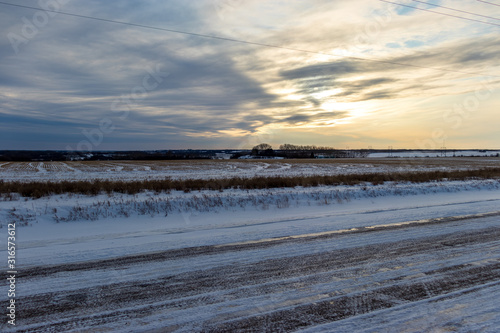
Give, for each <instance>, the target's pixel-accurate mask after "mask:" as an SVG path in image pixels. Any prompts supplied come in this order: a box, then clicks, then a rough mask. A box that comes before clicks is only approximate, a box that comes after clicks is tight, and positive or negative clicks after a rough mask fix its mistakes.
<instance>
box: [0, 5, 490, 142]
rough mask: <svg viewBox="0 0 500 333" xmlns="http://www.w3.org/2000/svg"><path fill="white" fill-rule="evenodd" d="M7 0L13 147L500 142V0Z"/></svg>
mask: <svg viewBox="0 0 500 333" xmlns="http://www.w3.org/2000/svg"><path fill="white" fill-rule="evenodd" d="M495 1H496V0H491V1H490V2H491V3H495ZM5 2H6V3H11V4H16V5H25V6H31V7H36V8H38V9H29V8H21V7H15V6H9V5H6V4H4V3H0V36H1V38H0V149H26V150H39V149H56V150H72V151H99V150H156V149H226V148H231V149H248V148H252V147H253V146H254V145H256V144H258V143H262V142H265V143H269V144H271V145H273V147H274V148H278V147H279V145H280V144H283V143H291V144H298V145H320V146H329V147H334V148H338V149H344V148H347V147H349V148H351V149H353V148H354V149H363V148H374V149H377V148H378V149H387V148H388V147H392V148H393V149H397V148H406V149H441V148H442V147H447V148H449V149H458V148H484V149H498V148H500V129H499V126H498V124H499V123H500V108H499V107H500V93H499V89H500V85H499V83H500V70H499V69H500V63H499V61H498V60H499V59H498V58H499V55H500V3H499V2H498V1H497V2H496V3H498V4H499V5H496V6H495V5H494V4H491V3H490V4H488V3H484V2H480V1H476V0H462V1H446V0H443V1H437V0H434V1H430V0H428V1H423V2H427V3H428V4H425V3H422V2H419V1H413V0H394V1H392V2H394V3H397V4H400V5H397V4H393V3H387V2H383V1H377V0H335V1H333V0H309V1H303V0H301V1H299V0H287V1H272V0H266V1H260V0H197V1H184V0H169V1H163V0H150V1H132V0H115V1H96V0H87V1H78V0H39V1H35V0H17V1H12V0H10V1H5ZM429 3H431V4H434V5H438V6H441V7H436V6H432V5H429ZM401 4H403V5H407V6H413V7H418V8H419V9H414V8H409V7H404V6H401ZM443 7H448V9H447V8H443ZM450 8H451V9H450ZM452 9H454V10H452ZM429 11H436V12H440V13H444V14H447V15H440V14H437V13H434V12H429ZM459 11H460V12H459ZM466 12H467V13H466ZM66 13H69V14H76V15H81V16H88V17H94V18H99V19H103V20H93V19H90V18H85V17H76V16H71V15H66ZM470 13H473V14H477V15H472V14H470ZM450 15H452V16H450ZM478 15H482V16H478ZM456 16H458V17H456ZM106 20H109V21H106ZM110 21H119V22H124V23H130V24H118V23H114V22H110ZM477 21H482V22H477ZM484 22H485V23H484ZM148 27H149V28H148ZM153 28H154V29H153ZM167 30H168V31H167ZM172 30H173V31H172ZM186 33H188V34H186ZM207 36H215V37H221V38H209V37H207Z"/></svg>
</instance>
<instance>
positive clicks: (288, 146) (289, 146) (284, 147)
mask: <svg viewBox="0 0 500 333" xmlns="http://www.w3.org/2000/svg"><path fill="white" fill-rule="evenodd" d="M280 150H295V151H304V150H335V148H333V147H323V146H314V145H312V146H302V145H292V144H290V143H285V144H282V145H281V146H280Z"/></svg>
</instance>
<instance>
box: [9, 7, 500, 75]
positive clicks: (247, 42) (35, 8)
mask: <svg viewBox="0 0 500 333" xmlns="http://www.w3.org/2000/svg"><path fill="white" fill-rule="evenodd" d="M379 1H384V0H379ZM384 2H389V1H384ZM0 5H7V6H13V7H19V8H26V9H34V10H43V11H46V12H52V13H57V14H61V15H66V16H72V17H78V18H83V19H90V20H95V21H102V22H107V23H114V24H122V25H128V26H133V27H138V28H144V29H151V30H159V31H166V32H171V33H177V34H182V35H188V36H194V37H200V38H210V39H217V40H223V41H227V42H234V43H240V44H248V45H255V46H263V47H269V48H275V49H283V50H288V51H295V52H302V53H309V54H319V55H326V56H332V57H339V58H340V57H342V58H347V59H352V60H358V61H370V62H376V63H382V64H389V65H397V66H403V67H413V68H420V69H431V70H436V71H441V72H448V73H460V74H467V75H479V76H490V77H500V75H491V74H483V73H475V72H464V71H457V70H453V69H444V68H436V67H428V66H419V65H413V64H407V63H400V62H394V61H386V60H377V59H369V58H362V57H354V56H339V55H335V54H332V53H326V52H319V51H311V50H304V49H298V48H292V47H286V46H278V45H272V44H265V43H259V42H251V41H246V40H241V39H234V38H228V37H221V36H214V35H205V34H200V33H194V32H187V31H181V30H175V29H167V28H160V27H153V26H149V25H144V24H137V23H130V22H123V21H117V20H111V19H105V18H100V17H94V16H87V15H80V14H73V13H67V12H61V11H56V10H50V9H42V8H37V7H32V6H24V5H18V4H12V3H8V2H3V1H0Z"/></svg>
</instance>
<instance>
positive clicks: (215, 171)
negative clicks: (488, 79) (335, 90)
mask: <svg viewBox="0 0 500 333" xmlns="http://www.w3.org/2000/svg"><path fill="white" fill-rule="evenodd" d="M499 163H500V158H498V157H461V158H460V157H455V158H451V157H449V158H399V159H397V158H394V159H390V158H369V159H306V160H225V161H220V160H198V161H130V162H129V161H92V162H75V161H74V162H0V179H2V180H4V181H12V180H22V181H30V180H51V181H54V180H82V179H116V180H118V179H119V180H137V179H159V178H165V177H171V178H183V179H185V178H195V179H197V178H228V177H234V176H239V177H253V176H276V175H286V176H293V175H333V174H346V173H366V172H394V171H399V172H400V171H424V170H465V169H470V168H481V167H495V166H498V165H499Z"/></svg>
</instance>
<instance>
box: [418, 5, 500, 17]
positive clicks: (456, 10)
mask: <svg viewBox="0 0 500 333" xmlns="http://www.w3.org/2000/svg"><path fill="white" fill-rule="evenodd" d="M411 1H413V2H420V3H423V4H425V5H429V6H434V7H439V8H444V9H448V10H453V11H455V12H459V13H465V14H470V15H475V16H480V17H484V18H488V19H492V20H497V21H500V19H499V18H496V17H492V16H486V15H481V14H475V13H471V12H468V11H466V10H460V9H455V8H450V7H445V6H440V5H435V4H433V3H428V2H425V1H419V0H411Z"/></svg>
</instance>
